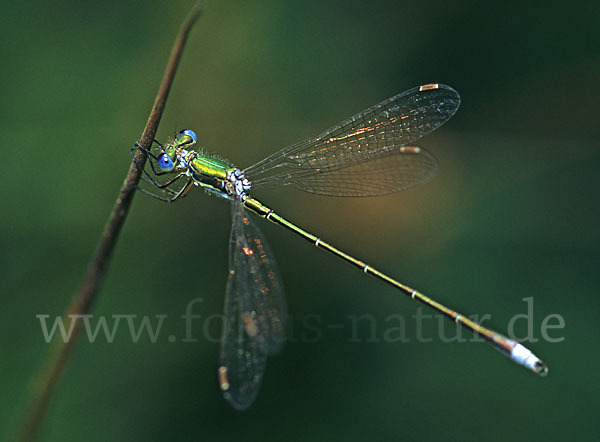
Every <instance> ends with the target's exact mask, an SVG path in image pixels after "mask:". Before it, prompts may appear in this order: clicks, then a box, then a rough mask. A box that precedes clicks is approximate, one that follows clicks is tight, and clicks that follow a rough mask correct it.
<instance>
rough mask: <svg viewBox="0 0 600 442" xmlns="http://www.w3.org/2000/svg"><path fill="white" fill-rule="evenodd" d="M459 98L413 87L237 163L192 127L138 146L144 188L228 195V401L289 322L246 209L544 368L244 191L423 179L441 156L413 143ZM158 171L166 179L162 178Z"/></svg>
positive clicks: (237, 402)
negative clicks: (143, 156) (200, 143)
mask: <svg viewBox="0 0 600 442" xmlns="http://www.w3.org/2000/svg"><path fill="white" fill-rule="evenodd" d="M459 105H460V97H459V95H458V93H457V92H456V91H455V90H454V89H452V88H451V87H449V86H445V85H442V84H427V85H423V86H419V87H416V88H413V89H410V90H408V91H406V92H403V93H401V94H398V95H396V96H394V97H392V98H389V99H387V100H385V101H383V102H381V103H380V104H378V105H376V106H373V107H371V108H369V109H367V110H365V111H364V112H360V113H358V114H356V115H354V116H353V117H351V118H349V119H347V120H346V121H343V122H342V123H340V124H338V125H336V126H333V127H332V128H330V129H328V130H327V131H325V132H323V133H322V134H321V135H319V136H317V137H315V138H312V139H309V140H306V141H303V142H301V143H297V144H294V145H292V146H289V147H287V148H285V149H283V150H280V151H279V152H276V153H274V154H272V155H271V156H269V157H268V158H266V159H264V160H262V161H260V162H258V163H257V164H255V165H253V166H250V167H248V168H246V169H243V170H242V169H238V168H236V167H235V166H233V165H231V164H229V163H227V162H225V161H223V160H220V159H217V158H215V157H214V156H209V155H205V154H201V153H199V152H197V151H194V150H192V149H191V148H192V147H193V146H194V145H195V144H196V142H197V136H196V134H195V133H194V132H193V131H192V130H190V129H186V130H183V131H181V132H179V133H178V134H177V136H176V138H175V139H174V140H173V141H172V142H170V143H169V144H166V145H162V144H160V143H158V142H156V143H157V144H158V146H159V148H158V149H159V152H158V154H157V155H156V154H154V153H152V152H151V151H150V150H149V149H147V148H144V147H142V146H140V145H139V144H136V145H135V146H134V149H135V148H136V147H139V148H141V149H143V150H144V151H145V152H146V153H147V154H148V157H149V163H150V169H151V170H146V169H144V168H142V171H143V172H144V175H143V177H142V178H143V179H144V181H146V182H149V183H150V184H152V185H153V186H154V189H156V190H154V191H149V190H146V189H143V188H141V189H140V190H142V191H143V192H144V193H147V194H149V195H151V196H153V197H155V198H158V199H160V200H162V201H168V202H173V201H176V200H178V199H179V198H182V197H184V196H185V195H186V194H187V193H188V191H189V190H190V189H191V188H192V187H193V186H194V185H197V186H200V187H202V188H204V189H206V190H207V191H209V192H211V193H214V194H216V195H218V196H220V197H223V198H225V199H228V200H230V201H231V202H232V227H231V236H230V240H229V277H228V281H227V288H226V294H225V329H224V334H223V339H222V342H221V349H220V363H219V369H218V375H219V376H218V377H219V384H220V387H221V390H222V392H223V395H224V397H225V399H227V401H229V403H230V404H231V405H232V406H233V407H234V408H237V409H240V410H242V409H246V408H247V407H249V406H250V405H251V404H252V402H253V400H254V399H255V397H256V394H257V392H258V388H259V386H260V383H261V380H262V376H263V372H264V369H265V364H266V358H267V356H268V355H271V354H273V353H275V352H277V351H278V350H279V349H280V348H281V347H282V345H283V342H284V340H285V331H286V303H285V299H284V295H283V288H282V284H281V282H280V280H279V276H278V272H277V268H276V264H275V261H274V258H273V255H272V253H271V251H270V249H269V246H268V245H267V242H266V241H265V238H264V236H263V235H262V233H261V232H260V230H259V229H258V227H257V226H256V225H255V224H254V222H253V221H252V219H251V218H250V217H249V216H246V213H245V211H244V209H248V210H249V211H251V212H254V213H255V214H257V215H259V216H261V217H262V218H265V219H267V220H269V221H271V222H273V223H275V224H278V225H280V226H282V227H285V228H286V229H288V230H290V231H292V232H293V233H295V234H296V235H298V236H300V237H302V238H304V239H306V240H308V241H310V242H311V243H313V244H314V245H315V246H317V247H319V248H321V249H324V250H326V251H328V252H330V253H332V254H334V255H336V256H338V257H339V258H341V259H343V260H345V261H347V262H349V263H350V264H352V265H354V266H356V267H358V268H359V269H360V270H362V271H363V272H364V273H366V274H368V275H371V276H374V277H375V278H377V279H380V280H382V281H384V282H386V283H388V284H390V285H391V286H393V287H395V288H397V289H399V290H400V291H401V292H403V293H404V294H406V295H408V296H410V297H411V298H412V299H415V300H417V301H420V302H421V303H423V304H426V305H428V306H429V307H431V308H432V309H434V310H436V311H438V312H440V313H442V314H443V315H445V316H446V317H448V318H449V319H451V320H452V321H455V322H456V323H458V324H460V325H462V326H463V327H465V328H467V329H469V330H471V331H472V332H474V333H477V334H479V335H481V336H482V337H483V338H485V339H486V340H487V341H488V342H490V343H491V344H492V345H493V346H494V347H495V348H497V349H499V350H500V351H501V352H503V353H504V354H506V355H507V356H509V357H510V358H511V359H513V360H514V361H515V362H517V363H519V364H521V365H524V366H525V367H527V368H529V369H530V370H532V371H534V372H535V373H537V374H540V375H546V374H547V372H548V369H547V366H546V365H545V364H544V363H543V362H542V361H541V360H540V359H538V358H537V357H536V356H535V355H534V354H533V353H532V352H531V351H530V350H528V349H527V348H525V347H524V346H523V345H521V344H519V343H518V342H516V341H513V340H511V339H509V338H507V337H505V336H503V335H501V334H500V333H497V332H495V331H493V330H490V329H489V328H487V327H484V326H482V325H480V324H477V323H476V322H474V321H472V320H470V319H469V318H468V317H466V316H465V315H462V314H459V313H457V312H455V311H454V310H452V309H450V308H448V307H446V306H444V305H442V304H440V303H439V302H437V301H435V300H433V299H431V298H429V297H428V296H425V295H424V294H422V293H420V292H418V291H417V290H414V289H413V288H411V287H408V286H406V285H405V284H402V283H401V282H398V281H397V280H395V279H393V278H391V277H389V276H387V275H385V274H384V273H382V272H380V271H378V270H376V269H375V268H374V267H372V266H371V265H368V264H366V263H365V262H363V261H361V260H359V259H357V258H354V257H353V256H350V255H348V254H346V253H344V252H343V251H341V250H339V249H337V248H336V247H334V246H332V245H331V244H329V243H327V242H325V241H323V240H322V239H321V238H320V237H318V236H316V235H313V234H312V233H310V232H307V231H306V230H304V229H302V228H301V227H299V226H297V225H296V224H294V223H292V222H290V221H288V220H287V219H285V218H283V217H282V216H280V215H279V214H277V213H276V212H275V211H274V210H273V209H271V208H270V207H268V206H266V205H265V204H263V203H262V202H260V201H259V200H257V199H256V198H254V197H253V196H251V195H250V193H249V192H250V191H251V190H255V189H260V188H263V187H267V186H285V185H292V186H295V187H297V188H299V189H301V190H304V191H307V192H311V193H315V194H319V195H328V196H375V195H383V194H387V193H392V192H397V191H400V190H404V189H407V188H409V187H412V186H415V185H417V184H421V183H423V182H425V181H426V180H428V179H429V178H430V177H431V176H432V175H433V173H434V172H435V170H436V168H437V161H436V160H435V158H434V157H433V156H432V155H431V154H430V153H428V152H427V151H426V150H424V149H422V148H419V147H415V146H412V143H413V142H415V141H416V140H418V139H419V138H421V137H422V136H423V135H425V134H427V133H429V132H431V131H433V130H435V129H437V128H438V127H439V126H441V125H442V124H444V123H445V122H446V121H448V120H449V119H450V117H452V115H454V113H455V112H456V110H457V109H458V106H459ZM161 176H165V177H166V178H167V180H166V181H162V180H163V178H159V177H161Z"/></svg>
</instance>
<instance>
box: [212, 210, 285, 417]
mask: <svg viewBox="0 0 600 442" xmlns="http://www.w3.org/2000/svg"><path fill="white" fill-rule="evenodd" d="M229 263H230V268H229V277H228V281H227V289H226V293H225V329H224V335H223V340H222V342H221V355H220V367H219V382H220V384H221V389H222V391H223V396H224V397H225V399H227V401H229V403H230V404H231V405H232V406H233V407H234V408H236V409H240V410H243V409H246V408H248V407H249V406H250V404H252V402H253V401H254V398H255V397H256V394H257V392H258V389H259V387H260V383H261V380H262V376H263V372H264V369H265V365H266V358H267V356H268V355H269V354H273V353H275V352H276V351H278V350H279V349H280V348H281V347H282V346H283V343H284V341H285V330H286V314H287V313H286V305H285V298H284V295H283V288H282V285H281V282H280V281H279V279H278V276H277V268H276V264H275V261H274V259H273V256H272V254H271V253H270V250H269V247H268V245H267V243H266V241H265V239H264V237H263V235H262V233H261V232H260V230H258V227H256V226H255V225H254V223H253V222H252V221H251V219H250V218H249V217H247V216H246V213H245V212H244V209H243V206H242V204H241V203H240V202H239V201H236V202H234V203H233V207H232V228H231V237H230V240H229Z"/></svg>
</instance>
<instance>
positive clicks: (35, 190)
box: [0, 0, 600, 441]
mask: <svg viewBox="0 0 600 442" xmlns="http://www.w3.org/2000/svg"><path fill="white" fill-rule="evenodd" d="M191 6H192V2H190V1H169V2H167V1H164V2H159V1H153V2H150V1H146V2H141V1H138V2H133V1H123V0H120V1H104V2H89V1H52V2H44V1H37V2H27V3H25V2H23V3H13V4H10V5H9V4H5V5H4V6H3V11H2V12H3V13H2V18H0V23H1V24H2V35H3V37H2V40H1V42H0V48H1V49H0V50H1V51H2V53H1V59H2V64H3V66H2V69H1V70H0V79H1V84H2V99H1V101H0V115H1V118H0V145H1V146H2V152H3V158H4V163H3V167H2V176H3V181H4V182H5V185H4V186H2V188H1V190H0V192H1V197H2V202H3V208H2V213H3V214H2V227H3V228H2V230H1V231H0V240H1V242H2V249H1V250H2V253H1V255H0V256H1V260H2V262H1V264H2V265H1V267H0V268H1V269H2V272H3V274H2V286H3V287H2V305H3V307H2V309H1V310H2V319H1V327H2V333H0V345H1V347H0V349H1V350H2V357H1V359H0V361H1V362H0V380H1V381H0V382H1V395H0V397H1V399H0V437H1V438H2V439H5V438H7V437H8V436H9V435H10V434H11V431H12V429H13V428H14V426H15V425H16V423H17V422H18V420H19V416H20V414H21V413H22V410H23V407H24V406H25V403H26V398H27V392H28V387H29V383H30V380H31V377H32V375H33V374H34V373H35V372H36V370H37V369H38V368H39V366H40V364H41V362H42V360H43V356H44V355H45V354H46V352H47V350H48V347H49V346H48V345H47V344H46V343H45V341H44V339H43V335H42V331H41V328H40V322H39V320H38V319H37V318H36V315H39V314H47V315H50V317H51V319H52V318H54V317H55V316H56V315H59V314H60V313H61V312H62V311H63V309H64V308H65V307H66V306H67V304H68V303H69V301H70V299H71V297H72V295H73V294H74V292H75V291H76V289H77V287H78V285H79V283H80V282H81V280H82V277H83V274H84V272H85V269H86V266H87V263H88V260H89V258H90V256H91V255H92V252H93V250H94V247H95V246H96V244H97V241H98V238H99V236H100V233H101V232H102V229H103V226H104V223H105V221H106V219H107V216H108V213H109V211H110V210H111V208H112V205H113V203H114V200H115V198H116V196H117V194H118V191H119V188H120V185H121V183H122V179H123V177H124V175H125V173H126V171H127V169H128V167H129V163H130V157H129V153H128V149H129V147H130V146H131V145H132V143H133V142H135V140H136V139H137V138H138V137H139V135H140V133H141V131H142V129H143V126H144V124H145V121H146V118H147V115H148V113H149V111H150V108H151V106H152V102H153V99H154V96H155V93H156V90H157V87H158V84H159V81H160V79H161V76H162V73H163V70H164V65H165V62H166V59H167V57H168V54H169V51H170V47H171V44H172V42H173V39H174V36H175V34H176V32H177V30H178V27H179V24H180V23H181V21H182V20H183V18H184V17H185V15H186V14H187V12H188V10H189V9H190V8H191ZM599 23H600V6H599V5H598V2H597V1H573V2H567V3H565V2H553V1H550V2H543V3H541V2H540V3H538V4H537V5H534V2H531V3H530V2H501V3H491V2H485V3H484V2H474V1H471V2H469V1H454V2H448V1H436V2H423V1H401V2H399V1H374V2H364V1H360V2H358V1H327V2H324V1H305V2H282V1H262V2H250V1H235V2H233V1H231V2H218V1H207V2H206V12H205V14H204V16H203V17H202V18H201V20H200V21H199V22H198V23H197V25H196V27H195V29H194V30H193V32H192V34H191V37H190V40H189V43H188V46H187V48H186V51H185V53H184V58H183V60H182V63H181V66H180V69H179V71H178V74H177V77H176V80H175V84H174V87H173V89H172V93H171V95H170V97H169V100H168V103H167V108H166V111H165V114H164V118H163V120H162V123H161V126H160V129H159V134H158V139H160V140H165V139H167V138H168V137H169V136H171V135H172V134H173V132H174V131H175V130H176V129H182V128H186V127H190V128H193V129H194V130H196V132H197V133H198V135H199V142H200V144H201V145H202V146H204V147H205V149H206V150H208V151H210V152H215V153H218V154H219V155H221V156H222V157H224V158H226V159H229V160H231V161H232V162H235V163H236V164H237V165H239V166H240V167H244V166H247V165H250V164H252V163H254V162H256V161H258V160H259V159H262V158H263V157H265V156H267V155H268V154H270V153H272V152H274V151H275V150H277V149H279V148H281V147H284V146H285V145H287V144H290V143H293V142H296V141H298V140H301V139H303V138H307V137H310V136H313V135H316V134H317V133H319V132H321V131H322V130H324V129H326V128H327V127H329V126H331V125H333V124H335V123H337V122H338V121H341V120H342V119H344V118H346V117H348V116H350V115H351V114H353V113H356V112H358V111H361V110H363V109H364V108H366V107H368V106H371V105H373V104H375V103H377V102H379V101H381V100H383V99H385V98H387V97H389V96H392V95H394V94H396V93H398V92H401V91H403V90H405V89H408V88H411V87H413V86H416V85H419V84H423V83H427V82H442V83H446V84H449V85H452V86H453V87H454V88H455V89H457V90H458V91H459V92H460V94H461V97H462V106H461V108H460V109H459V111H458V113H457V114H456V116H455V117H454V118H453V119H452V120H451V121H450V122H449V123H448V124H447V125H445V126H444V127H443V128H441V129H440V130H438V131H437V132H436V133H434V134H432V135H431V136H428V137H426V138H425V139H423V140H422V142H421V143H420V145H422V146H423V147H426V148H427V149H428V150H429V151H431V152H432V153H434V155H435V156H436V157H437V158H438V161H439V163H440V169H439V171H438V174H437V176H436V178H435V179H434V180H433V181H431V182H430V183H428V184H426V185H424V186H421V187H419V188H417V189H414V190H411V191H409V192H405V193H402V194H394V195H389V196H385V197H378V198H367V199H350V198H348V199H336V198H326V197H317V196H313V195H309V194H303V193H302V192H300V191H296V190H294V189H287V188H285V189H280V190H270V191H268V192H266V191H265V192H261V193H260V194H258V195H257V196H258V197H260V198H261V199H263V200H264V201H265V202H266V203H268V204H270V205H272V206H273V207H275V208H277V209H278V210H279V211H280V212H281V213H282V214H283V215H285V216H287V217H288V218H289V219H291V220H292V221H295V222H297V223H299V224H300V225H302V226H304V227H305V228H307V229H309V230H312V231H314V232H315V233H317V234H319V235H322V236H323V238H324V239H326V240H329V241H330V242H332V243H333V244H336V245H338V246H340V247H342V248H343V249H345V250H347V251H348V252H351V253H354V254H356V255H357V256H358V257H361V258H364V259H365V260H367V261H368V262H370V263H372V264H374V265H376V266H378V267H379V268H381V269H382V270H384V271H387V272H388V273H389V274H390V275H392V276H394V277H397V278H399V279H400V280H402V281H404V282H406V283H408V284H412V285H414V286H415V287H417V288H418V289H419V290H421V291H423V292H424V293H427V294H430V295H432V296H434V297H436V298H437V299H439V300H440V301H442V302H445V303H447V304H448V305H450V306H452V307H455V308H457V309H458V310H459V311H462V312H464V313H468V314H475V313H478V314H480V315H481V314H484V313H488V314H491V319H490V320H488V321H487V322H486V323H487V324H489V325H491V326H493V327H494V328H497V329H499V330H500V331H506V329H507V325H508V323H509V321H510V319H511V318H513V317H514V315H516V314H519V313H526V312H527V305H526V303H525V302H524V301H523V298H526V297H533V303H534V304H533V321H532V327H533V331H534V337H535V338H537V339H538V341H537V342H535V343H531V347H532V348H533V350H534V351H535V353H536V354H538V355H539V356H540V357H542V358H543V359H544V360H545V361H546V362H547V363H548V364H549V366H550V375H549V376H548V377H547V378H545V379H540V378H537V377H536V376H535V375H533V374H531V373H529V372H527V371H526V370H525V369H523V368H521V367H519V366H517V365H515V364H513V363H512V362H511V361H509V360H508V359H506V358H503V357H502V356H501V355H499V354H497V353H496V352H495V351H493V350H492V349H490V348H489V347H488V346H487V345H485V344H479V343H471V342H467V343H456V342H454V343H445V342H442V340H441V339H440V338H439V337H438V336H439V334H440V324H439V321H438V320H426V321H424V328H423V331H422V333H423V335H424V336H425V337H430V338H432V341H431V342H427V343H419V342H417V341H416V324H415V320H414V319H413V318H412V316H413V315H414V314H415V313H416V312H417V311H418V310H417V307H418V306H417V305H416V304H414V303H411V302H410V300H408V299H406V298H404V297H399V296H397V293H396V292H395V291H394V290H393V289H391V288H389V287H387V286H385V285H384V284H381V283H380V282H378V281H376V280H373V279H370V278H365V277H364V275H361V274H360V272H357V271H356V270H354V269H352V268H351V267H349V266H348V265H346V264H344V263H342V262H340V261H338V260H336V259H334V258H332V257H330V256H328V255H326V254H325V253H323V252H320V251H318V250H316V249H314V247H311V246H310V244H308V243H305V242H303V241H302V240H300V239H298V238H296V237H294V236H293V235H291V234H289V233H288V232H286V231H283V229H279V228H277V227H276V226H273V225H271V224H269V223H266V222H262V221H261V220H257V223H259V225H260V226H261V229H262V230H263V232H264V233H265V235H266V236H267V237H268V238H269V240H270V243H271V247H272V249H273V250H274V252H275V254H276V256H277V261H278V263H279V267H280V273H281V276H282V278H283V281H284V284H285V287H286V294H287V299H288V304H289V311H290V314H291V315H292V317H293V333H292V336H293V339H292V341H291V342H289V343H288V345H287V346H286V348H285V349H284V351H283V352H282V353H281V354H280V355H278V356H275V357H272V358H270V359H269V363H268V366H267V369H266V373H265V377H264V382H263V385H262V388H261V391H260V393H259V396H258V398H257V400H256V402H255V404H254V405H253V406H252V407H251V408H250V409H249V410H248V411H246V412H244V413H240V412H236V411H234V410H232V409H231V408H230V407H229V406H228V405H227V403H226V402H225V401H224V400H223V399H222V397H221V393H220V391H219V389H218V384H217V376H216V367H217V354H218V344H217V343H215V342H213V340H211V339H206V338H203V337H202V326H203V325H205V324H206V322H205V321H204V320H205V319H206V318H207V317H210V315H216V314H220V313H221V311H222V304H223V294H224V287H225V280H226V272H227V240H228V234H229V224H230V219H229V216H230V213H229V204H227V203H226V202H224V201H221V200H218V199H217V198H214V197H210V196H207V195H205V194H203V192H200V191H197V192H193V193H192V194H191V195H190V196H189V197H188V198H186V199H185V200H183V201H182V202H180V203H178V204H175V205H166V204H161V203H159V202H157V201H154V200H152V199H150V198H146V197H144V196H142V195H137V196H136V198H135V201H134V203H133V206H132V210H131V213H130V215H129V218H128V220H127V223H126V225H125V227H124V229H123V231H122V233H121V238H120V241H119V244H118V247H117V249H116V253H115V255H114V257H113V260H112V263H111V267H110V271H109V273H108V277H107V278H106V281H105V284H104V287H103V290H102V292H101V294H100V296H99V298H98V301H97V303H96V305H95V308H94V314H95V315H105V316H106V317H108V318H109V319H110V317H111V315H115V314H136V315H138V318H141V317H142V316H144V315H147V316H150V317H151V318H155V315H168V317H167V318H166V319H165V320H164V323H163V328H162V330H161V333H160V336H159V339H158V340H157V342H156V343H152V342H150V340H149V339H148V338H147V337H145V338H144V337H143V338H142V339H140V341H139V342H138V343H133V342H132V340H131V337H130V334H129V332H128V331H127V327H126V324H125V323H123V324H121V326H120V327H121V328H119V331H118V332H117V334H116V337H115V340H114V342H113V343H110V344H109V343H107V342H106V340H104V339H98V340H97V341H96V342H94V343H90V342H89V341H88V340H87V339H85V338H84V339H81V340H80V342H78V344H77V345H76V348H75V351H74V353H73V354H72V357H71V359H70V361H69V364H68V368H67V371H66V373H65V376H64V377H63V378H62V381H61V383H60V385H59V388H58V391H57V393H56V396H55V397H54V400H53V402H52V404H51V408H50V410H49V412H48V415H47V417H46V421H45V425H44V427H43V431H42V434H41V436H42V437H41V440H44V441H59V440H87V441H106V440H117V441H138V440H139V441H142V440H144V441H149V440H152V441H164V440H170V441H184V440H185V441H192V440H238V439H239V440H347V441H350V440H392V439H393V440H397V439H400V440H405V441H410V440H457V439H461V440H482V439H485V440H490V441H505V440H530V441H538V440H539V441H541V440H544V441H548V440H565V439H569V440H572V439H577V440H598V437H599V434H600V425H599V424H598V419H597V414H598V411H600V410H599V407H598V397H599V393H600V391H599V386H600V379H599V376H598V374H597V372H598V370H597V367H598V366H599V364H600V358H599V356H598V342H599V338H600V336H599V335H600V333H599V327H598V323H597V314H598V312H599V311H600V309H599V307H600V305H599V301H598V290H599V288H600V277H599V276H598V275H599V273H598V265H599V264H600V242H599V239H600V235H599V231H600V230H599V228H598V219H599V215H600V210H599V205H598V188H599V185H598V177H599V174H600V145H599V142H598V138H599V136H600V125H599V124H598V101H599V99H600V83H599V82H598V78H599V77H600V26H599ZM198 297H201V298H202V299H203V301H202V302H201V303H198V304H196V305H194V308H193V309H194V313H196V314H200V315H202V318H201V319H199V320H196V321H195V322H194V324H193V326H194V328H193V334H194V337H197V338H199V341H198V342H195V343H190V342H181V339H182V338H183V337H184V335H185V328H184V323H183V320H182V319H181V318H180V316H181V315H182V314H184V313H185V309H186V306H187V305H188V303H189V302H190V301H192V300H193V299H194V298H198ZM398 313H400V314H402V315H403V317H404V318H405V319H406V336H407V338H408V339H409V340H410V342H408V343H399V342H396V343H389V342H384V341H383V340H381V337H382V335H383V333H384V332H385V330H386V329H387V328H389V327H390V324H389V323H388V322H386V318H388V316H389V315H391V314H398ZM423 313H430V312H428V311H423ZM363 314H369V315H372V316H373V317H374V318H375V324H376V329H375V332H376V337H377V338H379V339H380V340H379V342H367V338H368V337H370V335H369V333H370V329H369V327H368V326H367V324H366V322H361V323H360V324H361V325H360V327H359V329H358V331H357V333H358V335H359V337H360V338H361V339H359V340H360V341H361V342H352V340H351V338H352V328H351V319H349V318H351V317H352V315H363ZM551 314H558V315H561V317H562V318H563V319H564V322H565V327H564V328H562V329H554V330H550V331H549V334H550V336H551V337H553V338H560V337H564V340H562V341H561V342H556V343H553V342H548V341H547V340H545V339H543V337H542V336H541V333H540V329H541V326H542V322H543V321H544V318H545V317H547V316H548V315H551ZM308 315H318V316H308ZM306 318H309V320H312V319H310V318H319V321H320V322H319V323H318V324H317V327H318V330H319V333H320V337H319V336H317V337H318V339H315V340H314V341H315V342H305V341H306V339H304V340H303V339H302V336H303V335H302V333H305V335H304V336H305V337H307V338H314V337H315V336H316V335H314V334H311V333H312V332H313V331H314V330H312V331H311V330H307V329H306V328H305V327H303V322H302V321H303V320H306ZM551 322H552V323H555V321H551ZM208 324H209V325H208V326H207V327H208V331H209V332H210V336H212V337H215V336H217V335H218V332H219V328H218V324H217V322H215V321H213V322H209V323H208ZM312 324H314V322H313V323H312ZM328 324H343V325H344V328H342V329H329V328H328V327H327V325H328ZM442 330H444V331H445V333H446V335H447V336H451V334H452V330H453V327H452V324H444V328H443V329H442ZM515 331H516V333H517V335H518V336H520V337H523V336H525V335H526V334H527V324H526V323H525V321H524V320H519V321H517V322H516V327H515ZM309 332H310V333H309ZM171 334H172V335H174V336H176V338H177V339H176V342H169V340H168V339H167V337H168V336H169V335H171ZM464 334H465V337H468V335H467V333H466V332H465V333H464Z"/></svg>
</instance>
